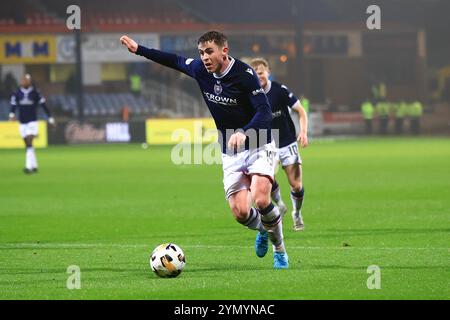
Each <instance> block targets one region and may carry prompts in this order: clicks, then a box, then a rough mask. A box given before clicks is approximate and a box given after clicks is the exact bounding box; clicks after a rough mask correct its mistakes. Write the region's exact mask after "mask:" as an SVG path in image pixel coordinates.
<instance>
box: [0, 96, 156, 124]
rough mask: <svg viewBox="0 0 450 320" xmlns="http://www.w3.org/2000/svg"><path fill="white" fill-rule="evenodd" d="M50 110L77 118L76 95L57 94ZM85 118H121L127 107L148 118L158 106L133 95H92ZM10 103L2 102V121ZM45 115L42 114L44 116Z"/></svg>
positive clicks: (86, 101) (87, 100) (86, 100)
mask: <svg viewBox="0 0 450 320" xmlns="http://www.w3.org/2000/svg"><path fill="white" fill-rule="evenodd" d="M47 100H48V105H49V107H50V109H51V110H52V111H54V112H56V113H62V114H66V115H68V116H77V115H78V109H77V100H76V97H75V96H74V95H66V94H56V95H51V96H49V97H48V99H47ZM83 106H84V113H85V116H92V117H96V116H101V117H113V116H119V115H120V114H121V112H122V108H123V107H124V106H127V107H128V108H129V109H130V113H131V114H132V115H137V116H142V117H148V116H151V115H152V114H154V113H155V112H156V109H157V108H156V106H154V105H152V104H151V102H149V101H148V100H146V99H144V98H143V97H135V96H134V95H132V94H131V93H109V94H106V93H90V94H85V95H84V100H83ZM9 108H10V105H9V101H8V100H0V120H7V119H8V113H9ZM43 115H44V114H42V116H43Z"/></svg>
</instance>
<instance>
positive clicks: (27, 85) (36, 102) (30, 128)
mask: <svg viewBox="0 0 450 320" xmlns="http://www.w3.org/2000/svg"><path fill="white" fill-rule="evenodd" d="M39 106H41V107H42V108H43V109H44V111H45V113H46V114H47V117H48V122H49V123H50V124H51V125H54V124H55V119H54V118H53V117H52V116H51V114H50V110H49V109H48V108H47V106H46V104H45V98H44V97H42V96H41V94H40V93H39V91H38V90H36V88H34V87H33V86H32V83H31V76H30V75H29V74H25V75H24V76H23V78H22V82H21V86H20V88H19V89H18V90H17V91H16V92H14V93H13V94H12V96H11V110H10V112H9V119H10V120H11V121H14V120H16V113H18V117H17V118H18V120H19V122H20V125H19V130H20V135H21V136H22V138H23V141H24V142H25V146H26V157H25V168H24V172H25V173H26V174H30V173H36V172H37V170H38V164H37V160H36V153H35V151H34V148H33V139H34V138H35V137H36V136H37V135H38V123H37V109H38V107H39Z"/></svg>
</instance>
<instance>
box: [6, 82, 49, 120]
mask: <svg viewBox="0 0 450 320" xmlns="http://www.w3.org/2000/svg"><path fill="white" fill-rule="evenodd" d="M10 104H11V110H10V112H12V113H16V112H17V111H18V114H16V117H17V119H18V120H19V121H20V123H28V122H32V121H36V120H37V109H38V108H39V106H41V107H42V108H43V109H44V111H45V113H46V114H47V116H48V117H50V111H49V110H48V108H47V106H46V105H45V98H44V97H42V96H41V94H40V93H39V91H38V90H36V89H35V88H34V87H28V88H26V89H25V88H22V87H21V88H19V89H18V90H17V91H16V92H14V94H13V95H12V96H11V101H10Z"/></svg>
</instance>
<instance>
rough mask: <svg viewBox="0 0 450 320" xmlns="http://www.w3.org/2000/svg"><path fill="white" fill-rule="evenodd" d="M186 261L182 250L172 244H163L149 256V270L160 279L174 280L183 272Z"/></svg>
mask: <svg viewBox="0 0 450 320" xmlns="http://www.w3.org/2000/svg"><path fill="white" fill-rule="evenodd" d="M185 265H186V259H185V256H184V253H183V250H181V248H180V247H179V246H177V245H176V244H174V243H164V244H161V245H159V246H157V247H156V248H155V250H153V252H152V254H151V256H150V268H152V270H153V272H154V273H156V274H157V275H158V276H160V277H162V278H174V277H176V276H178V275H179V274H180V273H181V271H183V269H184V266H185Z"/></svg>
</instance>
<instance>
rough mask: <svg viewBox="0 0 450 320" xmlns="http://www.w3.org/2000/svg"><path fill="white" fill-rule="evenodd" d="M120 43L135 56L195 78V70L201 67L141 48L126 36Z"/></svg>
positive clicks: (168, 54) (194, 63)
mask: <svg viewBox="0 0 450 320" xmlns="http://www.w3.org/2000/svg"><path fill="white" fill-rule="evenodd" d="M120 42H121V43H122V44H123V45H124V46H125V47H127V49H128V51H130V52H132V53H134V54H137V55H139V56H143V57H145V58H147V59H150V60H152V61H154V62H156V63H159V64H162V65H164V66H166V67H169V68H172V69H175V70H177V71H180V72H183V73H185V74H186V75H188V76H190V77H193V78H195V69H196V68H198V67H199V63H198V61H195V60H194V59H186V58H184V57H181V56H178V55H176V54H173V53H168V52H164V51H160V50H156V49H151V48H147V47H144V46H141V45H139V44H138V43H137V42H136V41H134V40H133V39H131V38H130V37H128V36H126V35H123V36H122V37H120ZM200 64H201V62H200Z"/></svg>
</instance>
